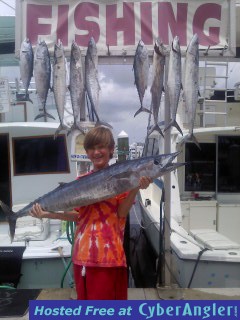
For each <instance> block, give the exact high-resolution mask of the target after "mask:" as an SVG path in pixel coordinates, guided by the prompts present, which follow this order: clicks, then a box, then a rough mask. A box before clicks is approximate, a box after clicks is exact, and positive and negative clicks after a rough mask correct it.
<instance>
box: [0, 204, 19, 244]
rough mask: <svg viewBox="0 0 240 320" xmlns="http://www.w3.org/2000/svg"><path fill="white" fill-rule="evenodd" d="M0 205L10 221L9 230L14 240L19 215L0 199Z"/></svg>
mask: <svg viewBox="0 0 240 320" xmlns="http://www.w3.org/2000/svg"><path fill="white" fill-rule="evenodd" d="M0 207H1V208H2V210H3V212H4V214H5V215H6V218H7V220H8V223H9V230H10V238H11V242H13V239H14V235H15V228H16V221H17V216H16V214H15V213H14V212H13V211H12V210H11V209H10V208H9V207H8V206H7V205H6V204H5V203H3V202H2V201H1V200H0Z"/></svg>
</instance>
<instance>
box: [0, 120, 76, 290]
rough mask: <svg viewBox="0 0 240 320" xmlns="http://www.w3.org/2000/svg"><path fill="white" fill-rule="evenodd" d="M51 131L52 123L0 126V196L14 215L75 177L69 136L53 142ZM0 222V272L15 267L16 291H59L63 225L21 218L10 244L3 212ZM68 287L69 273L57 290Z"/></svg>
mask: <svg viewBox="0 0 240 320" xmlns="http://www.w3.org/2000/svg"><path fill="white" fill-rule="evenodd" d="M57 127H58V123H53V122H51V123H48V122H27V123H26V122H2V123H0V152H1V160H0V164H1V174H0V186H1V187H0V195H1V200H2V201H3V202H4V203H6V204H7V205H8V206H9V207H10V208H12V210H13V211H14V212H17V211H18V210H20V209H21V208H23V207H24V206H25V205H26V204H28V203H29V202H30V201H32V200H34V199H36V198H38V197H39V196H41V195H43V194H45V193H47V192H49V191H50V190H52V189H54V188H56V187H57V186H58V185H59V183H64V182H69V181H72V180H74V179H75V178H76V174H77V172H76V162H72V161H70V154H71V137H67V136H66V135H65V134H61V135H59V137H58V138H57V139H56V140H54V139H53V135H54V133H55V131H56V130H57ZM0 218H1V221H0V243H1V247H0V250H1V268H4V269H3V270H5V271H8V270H9V269H7V266H6V265H5V266H4V263H5V264H6V262H7V263H10V264H11V265H12V264H13V263H14V264H15V266H16V268H17V269H18V270H15V272H19V273H20V274H21V277H20V275H19V283H18V285H17V287H18V288H24V289H26V288H49V287H52V288H54V287H60V286H61V281H62V279H63V276H64V273H65V271H66V268H67V265H68V263H69V261H70V259H71V244H70V242H69V241H68V239H67V235H66V232H65V230H63V229H66V228H65V225H64V224H62V223H61V221H60V220H59V221H58V220H51V221H50V220H49V219H42V220H39V219H35V218H33V217H30V216H28V217H23V218H20V219H18V220H17V225H16V233H15V237H14V240H13V242H12V243H11V241H10V237H9V226H8V223H7V222H6V219H5V216H4V214H3V212H1V213H0ZM6 257H8V259H6ZM10 268H11V267H10ZM3 270H2V269H1V282H2V283H5V284H6V283H7V284H12V282H14V281H12V280H13V279H12V276H13V273H11V272H9V273H8V272H7V274H3ZM53 270H54V272H53ZM70 270H71V269H70ZM50 273H51V277H49V274H50ZM3 280H4V281H3ZM15 280H16V279H15ZM70 285H72V275H71V273H70V272H69V273H68V274H67V276H66V279H64V281H63V286H70Z"/></svg>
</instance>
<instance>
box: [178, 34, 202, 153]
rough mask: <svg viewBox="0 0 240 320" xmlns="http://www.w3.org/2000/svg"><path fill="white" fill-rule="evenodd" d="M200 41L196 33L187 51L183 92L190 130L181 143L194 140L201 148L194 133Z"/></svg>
mask: <svg viewBox="0 0 240 320" xmlns="http://www.w3.org/2000/svg"><path fill="white" fill-rule="evenodd" d="M198 74H199V42H198V35H197V34H194V36H193V37H192V39H191V41H190V43H189V45H188V47H187V52H186V59H185V73H184V81H183V92H184V100H185V105H186V110H187V113H188V117H189V120H190V122H189V132H188V134H187V135H186V136H184V138H183V139H182V140H181V144H182V143H184V142H186V141H192V142H194V143H195V144H196V145H197V147H198V148H199V149H201V148H200V145H199V143H198V141H197V139H196V137H195V136H194V135H193V128H194V121H195V117H196V109H197V103H198V96H199V76H198Z"/></svg>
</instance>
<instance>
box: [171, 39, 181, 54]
mask: <svg viewBox="0 0 240 320" xmlns="http://www.w3.org/2000/svg"><path fill="white" fill-rule="evenodd" d="M172 51H174V52H177V53H180V41H179V37H178V36H175V37H174V39H173V41H172Z"/></svg>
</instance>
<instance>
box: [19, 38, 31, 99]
mask: <svg viewBox="0 0 240 320" xmlns="http://www.w3.org/2000/svg"><path fill="white" fill-rule="evenodd" d="M19 66H20V76H21V80H22V83H23V87H24V89H25V100H26V101H30V102H31V103H33V102H32V100H31V99H29V94H28V88H29V85H30V81H31V78H32V76H33V49H32V45H31V42H30V40H29V39H28V38H26V39H25V40H24V41H23V42H22V44H21V48H20V61H19Z"/></svg>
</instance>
